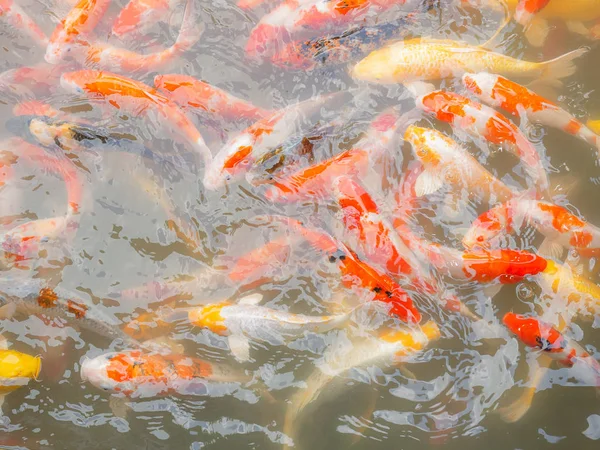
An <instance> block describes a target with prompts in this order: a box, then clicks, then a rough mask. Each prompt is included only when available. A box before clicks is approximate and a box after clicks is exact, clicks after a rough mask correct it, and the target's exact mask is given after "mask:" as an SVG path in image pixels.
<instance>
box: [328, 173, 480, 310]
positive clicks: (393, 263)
mask: <svg viewBox="0 0 600 450" xmlns="http://www.w3.org/2000/svg"><path fill="white" fill-rule="evenodd" d="M333 191H334V193H335V197H336V199H337V201H338V203H339V205H340V207H341V208H342V212H343V222H344V225H345V229H346V230H347V231H349V232H354V234H357V235H358V240H359V243H360V244H361V250H362V251H363V253H364V254H365V255H366V257H367V259H368V260H369V261H372V262H374V263H375V264H378V265H379V266H382V267H385V268H386V270H387V271H388V272H389V273H391V274H392V275H394V276H398V277H402V278H406V279H407V280H408V282H409V284H410V285H411V286H412V287H414V288H415V289H417V290H418V291H421V292H424V293H426V294H429V295H432V296H433V297H434V298H435V299H436V300H437V301H439V303H440V304H441V305H442V307H443V308H445V309H448V310H451V311H456V312H459V313H461V314H463V315H464V316H465V317H469V318H470V319H472V320H477V319H478V317H477V316H476V315H475V314H474V313H473V312H471V311H470V310H469V309H468V308H467V307H466V306H465V305H464V304H463V303H462V302H461V301H460V300H459V299H458V298H457V297H456V296H455V295H453V294H449V293H447V292H445V289H443V288H442V287H441V286H440V283H439V282H438V280H437V279H435V278H434V277H433V276H432V275H431V273H430V272H429V270H428V269H427V267H425V266H424V265H423V263H422V262H421V261H420V260H419V259H418V258H417V257H416V256H415V255H414V254H413V252H412V250H411V249H410V248H409V247H408V246H407V245H406V244H404V242H403V241H402V240H401V239H400V237H399V236H398V235H397V232H396V230H395V229H394V228H393V226H392V225H391V224H390V223H389V222H388V221H387V220H385V219H384V218H383V216H382V215H381V212H380V210H379V208H378V206H377V204H376V203H375V201H374V200H373V198H372V197H371V196H370V195H369V193H368V192H367V191H366V190H365V189H364V187H363V186H361V185H360V184H358V183H357V182H355V181H354V180H352V179H350V178H343V177H340V178H338V179H337V180H336V181H335V182H334V184H333Z"/></svg>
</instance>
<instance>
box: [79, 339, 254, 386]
mask: <svg viewBox="0 0 600 450" xmlns="http://www.w3.org/2000/svg"><path fill="white" fill-rule="evenodd" d="M81 379H82V380H83V381H87V382H89V383H91V384H92V385H93V386H95V387H97V388H99V389H102V390H104V391H108V392H110V393H111V394H122V395H124V396H126V397H129V398H148V397H156V396H159V395H174V394H179V395H190V394H192V395H208V393H209V382H213V381H214V382H221V383H236V382H241V381H246V380H245V378H243V377H240V376H237V375H235V374H233V373H232V372H231V370H229V369H226V368H225V366H217V365H214V364H210V363H208V362H206V361H203V360H201V359H198V358H191V357H188V356H184V355H178V354H167V355H163V354H159V353H153V352H143V351H140V350H132V351H125V352H121V353H107V354H103V355H100V356H97V357H95V358H93V359H85V360H84V361H83V363H82V364H81Z"/></svg>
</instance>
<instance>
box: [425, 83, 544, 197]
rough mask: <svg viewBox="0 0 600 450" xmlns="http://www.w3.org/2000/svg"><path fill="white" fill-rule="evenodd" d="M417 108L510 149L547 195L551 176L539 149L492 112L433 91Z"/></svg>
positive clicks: (507, 121)
mask: <svg viewBox="0 0 600 450" xmlns="http://www.w3.org/2000/svg"><path fill="white" fill-rule="evenodd" d="M416 103H417V107H419V108H421V109H422V110H424V111H426V112H427V113H430V114H432V115H434V116H435V117H436V118H437V119H438V120H441V121H443V122H447V123H449V124H450V125H452V127H453V128H455V129H459V130H464V131H466V132H467V133H468V134H470V135H471V136H474V137H476V138H484V139H485V140H487V141H489V142H491V143H492V144H497V145H503V146H507V147H508V148H509V150H511V151H512V152H513V153H514V154H515V155H516V156H517V157H518V158H519V159H520V160H521V161H522V162H523V164H524V165H525V167H526V170H527V173H528V174H529V176H530V177H531V178H532V179H533V181H534V183H535V184H536V186H537V187H538V189H539V190H540V192H547V191H548V188H549V185H550V182H549V180H548V174H547V173H546V170H545V169H544V165H543V164H542V161H541V159H540V155H539V154H538V152H537V150H536V148H535V147H534V146H533V144H532V143H531V142H529V140H528V139H527V137H525V135H523V133H521V130H519V128H518V127H517V126H516V125H515V124H513V123H512V122H511V121H510V120H508V119H507V118H506V117H504V116H503V115H502V114H500V113H498V112H496V111H495V110H493V109H492V108H490V107H488V106H485V105H482V104H480V103H477V102H474V101H472V100H470V99H468V98H467V97H463V96H462V95H459V94H455V93H453V92H449V91H434V92H431V93H429V94H426V95H423V96H421V97H419V98H418V99H417V100H416Z"/></svg>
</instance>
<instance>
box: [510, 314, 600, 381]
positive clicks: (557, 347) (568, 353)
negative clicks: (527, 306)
mask: <svg viewBox="0 0 600 450" xmlns="http://www.w3.org/2000/svg"><path fill="white" fill-rule="evenodd" d="M502 321H503V322H504V325H506V327H507V328H508V329H509V330H510V331H511V332H512V333H513V334H515V335H517V337H518V338H519V339H520V340H521V341H522V342H523V343H524V344H525V345H527V346H528V347H531V348H536V349H539V350H542V351H543V352H544V355H547V356H550V357H551V358H552V359H554V360H555V361H558V362H560V363H561V364H564V365H566V366H569V367H571V366H573V365H574V364H575V363H576V362H577V361H581V362H583V363H584V364H585V365H586V366H588V367H589V368H591V369H592V370H593V371H594V373H595V374H596V377H597V381H596V382H597V383H600V363H598V361H596V360H595V359H594V358H593V357H592V356H591V355H590V354H589V353H588V352H587V351H586V350H585V349H584V348H583V347H582V346H581V345H579V344H578V343H577V342H575V341H574V340H572V339H569V338H567V337H566V336H565V335H564V334H562V333H561V332H560V331H558V330H557V329H556V328H554V327H553V326H552V325H550V324H549V323H545V322H542V321H541V320H539V319H536V318H535V317H526V316H522V315H520V314H514V313H507V314H506V315H505V316H504V318H503V319H502ZM599 386H600V384H599Z"/></svg>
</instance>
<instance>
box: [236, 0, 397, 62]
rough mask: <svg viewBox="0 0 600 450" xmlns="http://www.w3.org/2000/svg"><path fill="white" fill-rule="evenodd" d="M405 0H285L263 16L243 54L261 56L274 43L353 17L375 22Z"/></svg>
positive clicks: (332, 26) (344, 24)
mask: <svg viewBox="0 0 600 450" xmlns="http://www.w3.org/2000/svg"><path fill="white" fill-rule="evenodd" d="M404 3H405V0H389V1H381V0H358V1H337V0H336V1H329V0H287V1H285V2H284V3H282V4H281V5H279V6H278V7H276V8H275V9H274V10H273V11H271V12H269V13H268V14H266V15H265V16H263V17H262V18H261V20H260V22H259V23H258V24H257V25H256V27H254V29H253V30H252V31H251V33H250V37H249V38H248V43H247V45H246V54H247V55H248V56H249V57H251V58H255V57H262V56H265V55H269V54H272V53H273V52H274V51H276V50H277V48H276V47H277V45H279V44H281V43H287V42H290V41H291V40H293V39H298V38H307V37H314V36H315V34H317V33H322V32H323V31H330V32H333V31H341V30H343V29H344V28H345V27H347V26H348V25H349V24H352V23H355V22H356V21H362V22H366V23H367V24H368V23H376V19H377V17H378V15H379V14H380V13H382V12H384V11H387V10H388V9H390V8H392V7H393V6H395V5H403V4H404Z"/></svg>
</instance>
